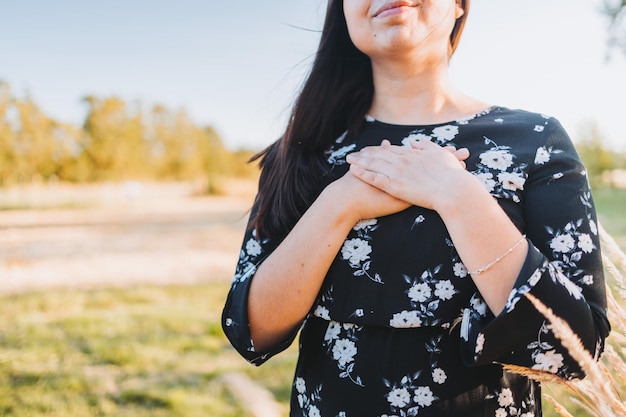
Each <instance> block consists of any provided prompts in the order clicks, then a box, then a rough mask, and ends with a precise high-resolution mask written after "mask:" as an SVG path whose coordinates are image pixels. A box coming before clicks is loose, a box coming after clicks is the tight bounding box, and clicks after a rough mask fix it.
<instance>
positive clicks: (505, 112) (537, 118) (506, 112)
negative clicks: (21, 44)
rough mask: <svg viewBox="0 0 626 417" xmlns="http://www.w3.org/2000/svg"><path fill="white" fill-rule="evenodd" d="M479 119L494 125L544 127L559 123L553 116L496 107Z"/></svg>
mask: <svg viewBox="0 0 626 417" xmlns="http://www.w3.org/2000/svg"><path fill="white" fill-rule="evenodd" d="M480 119H483V120H484V121H486V122H488V123H496V124H532V125H546V124H551V123H555V124H558V123H559V122H558V120H557V119H556V118H555V117H554V116H551V115H549V114H546V113H541V112H538V111H532V110H527V109H520V108H512V107H505V106H498V105H494V106H491V107H490V108H489V109H488V110H487V111H485V112H483V114H482V115H481V117H480Z"/></svg>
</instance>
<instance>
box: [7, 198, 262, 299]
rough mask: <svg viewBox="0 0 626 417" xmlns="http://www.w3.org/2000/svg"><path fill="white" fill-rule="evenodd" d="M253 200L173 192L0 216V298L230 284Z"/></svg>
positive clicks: (16, 212)
mask: <svg viewBox="0 0 626 417" xmlns="http://www.w3.org/2000/svg"><path fill="white" fill-rule="evenodd" d="M251 199H252V197H251V194H250V193H242V194H240V195H234V196H226V197H189V196H186V195H184V193H180V192H177V193H174V192H171V190H170V192H169V193H168V192H164V193H163V195H162V197H161V196H160V195H159V194H158V192H156V193H155V194H151V195H149V196H142V198H133V199H122V200H115V201H114V202H109V203H104V204H99V205H98V206H97V207H92V208H82V209H49V210H13V211H0V294H1V293H4V294H6V293H14V292H21V291H27V290H39V289H45V288H52V287H77V286H79V287H94V286H124V285H132V284H136V283H161V284H165V283H196V282H206V281H211V280H228V279H229V278H230V276H231V274H232V272H233V271H234V267H235V263H236V260H237V254H238V250H239V245H240V243H241V238H242V235H243V230H244V227H245V222H246V219H247V210H248V209H249V207H250V204H251Z"/></svg>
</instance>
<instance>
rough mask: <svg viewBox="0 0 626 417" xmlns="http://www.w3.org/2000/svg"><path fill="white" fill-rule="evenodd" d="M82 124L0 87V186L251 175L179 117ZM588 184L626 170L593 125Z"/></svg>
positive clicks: (102, 101)
mask: <svg viewBox="0 0 626 417" xmlns="http://www.w3.org/2000/svg"><path fill="white" fill-rule="evenodd" d="M83 101H84V103H85V105H86V106H87V115H86V117H85V120H84V123H83V125H82V126H80V127H77V126H73V125H70V124H66V123H61V122H58V121H56V120H53V119H51V118H50V117H48V116H46V115H45V114H44V113H43V112H42V111H41V109H39V107H38V106H37V104H36V103H35V102H34V101H33V100H32V98H30V97H25V98H18V97H15V96H14V95H12V93H11V90H10V87H9V85H7V84H6V83H2V82H0V186H7V185H14V184H27V183H32V182H50V181H64V182H75V183H85V182H101V181H121V180H198V179H200V180H203V181H204V182H205V183H206V188H207V191H208V192H209V193H218V192H220V191H221V189H220V187H221V179H222V178H224V177H233V176H238V177H252V176H254V175H256V174H257V173H258V171H257V167H256V165H252V164H247V163H246V161H247V160H248V159H249V158H250V157H251V156H252V155H253V154H254V152H253V151H245V150H242V151H236V152H233V151H230V150H228V149H227V148H226V147H225V146H224V144H223V142H222V140H221V139H220V137H219V135H218V134H217V132H216V131H215V130H214V129H212V128H211V127H200V126H197V125H195V124H194V123H193V122H192V121H191V120H190V119H189V117H188V116H187V114H186V113H185V112H184V111H172V110H169V109H167V108H166V107H164V106H161V105H154V106H152V107H151V108H149V109H148V110H145V109H143V108H141V107H140V106H138V105H129V104H128V103H125V102H124V101H123V100H121V99H119V98H115V97H108V98H98V97H86V98H84V99H83ZM576 147H577V149H578V152H579V154H580V156H581V158H582V160H583V162H584V163H585V165H586V166H587V170H588V173H589V177H590V180H591V182H592V185H593V186H595V187H600V186H604V185H607V180H606V178H607V175H606V173H610V172H613V171H615V170H619V169H622V170H623V169H625V168H626V154H625V153H623V152H621V153H620V152H617V151H614V150H612V149H609V148H608V147H607V146H606V144H605V143H604V141H603V136H602V133H601V131H600V129H599V127H598V126H597V124H595V123H587V125H586V126H585V128H584V129H583V130H582V133H581V134H580V135H579V137H578V138H576Z"/></svg>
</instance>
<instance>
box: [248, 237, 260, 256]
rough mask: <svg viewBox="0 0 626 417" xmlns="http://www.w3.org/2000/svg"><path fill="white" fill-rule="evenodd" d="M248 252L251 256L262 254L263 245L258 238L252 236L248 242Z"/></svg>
mask: <svg viewBox="0 0 626 417" xmlns="http://www.w3.org/2000/svg"><path fill="white" fill-rule="evenodd" d="M246 252H248V255H250V256H259V255H260V254H261V245H260V244H259V242H258V241H257V240H256V239H254V238H252V239H250V240H248V243H246Z"/></svg>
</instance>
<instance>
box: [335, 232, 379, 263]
mask: <svg viewBox="0 0 626 417" xmlns="http://www.w3.org/2000/svg"><path fill="white" fill-rule="evenodd" d="M370 253H372V247H371V246H370V244H369V243H367V241H365V240H363V239H359V238H354V239H348V240H346V241H345V242H344V244H343V247H342V248H341V256H342V257H343V259H347V260H348V262H350V266H352V267H353V268H358V267H359V265H360V264H361V262H364V261H366V260H368V259H369V254H370Z"/></svg>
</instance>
